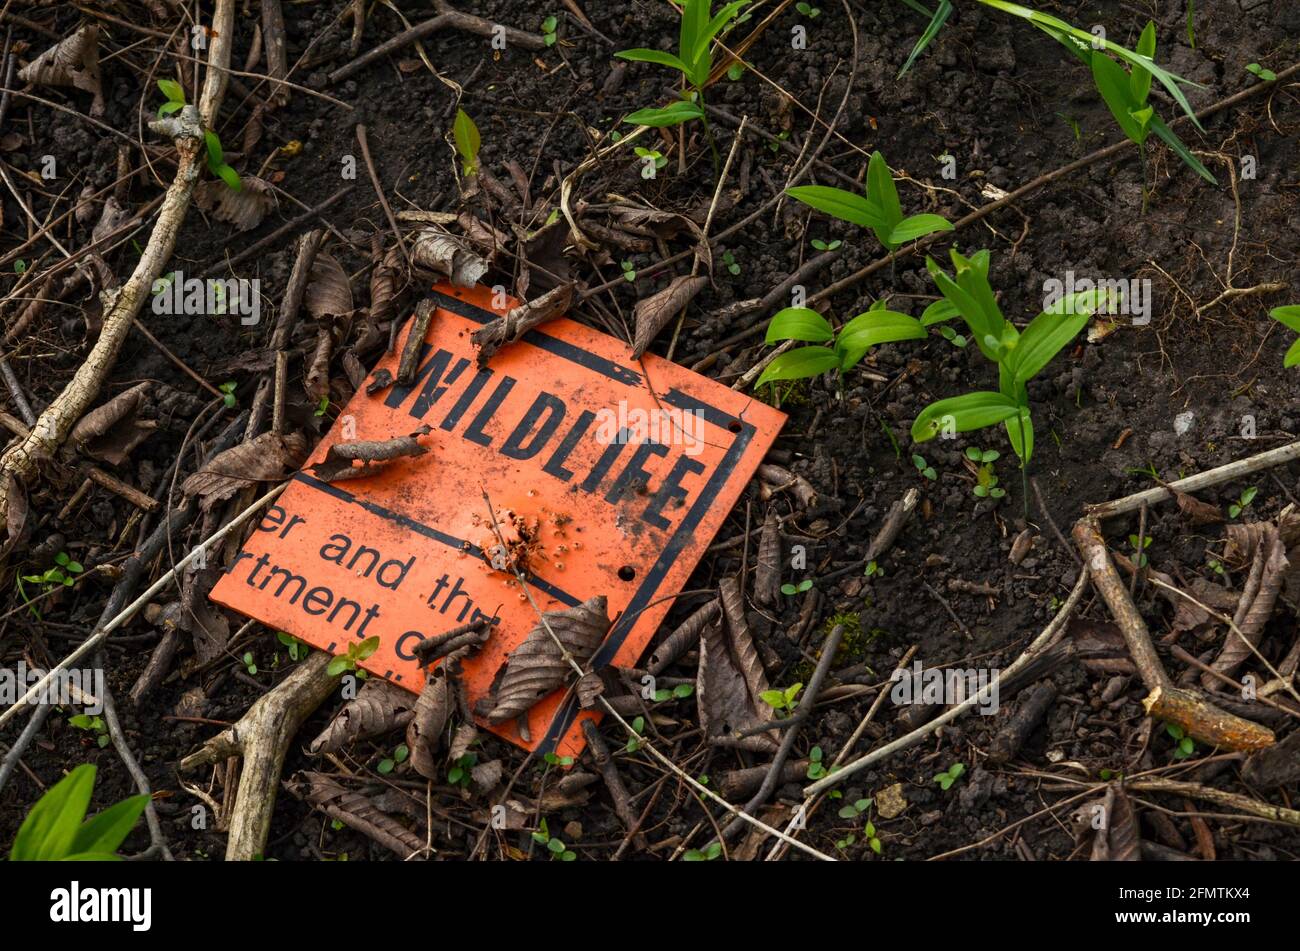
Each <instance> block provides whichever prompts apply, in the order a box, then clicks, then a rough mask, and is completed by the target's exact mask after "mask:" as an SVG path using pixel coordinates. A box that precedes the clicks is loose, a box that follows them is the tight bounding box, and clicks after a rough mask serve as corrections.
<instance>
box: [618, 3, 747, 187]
mask: <svg viewBox="0 0 1300 951" xmlns="http://www.w3.org/2000/svg"><path fill="white" fill-rule="evenodd" d="M748 3H749V0H736V2H734V3H728V4H726V5H725V6H723V7H722V9H720V10H719V11H718V12H717V13H716V14H711V11H710V8H711V7H712V5H713V3H712V0H684V2H683V4H682V23H681V31H680V33H679V35H678V43H677V52H676V53H675V54H674V53H668V52H665V51H664V50H650V49H631V50H620V51H619V52H617V53H615V54H614V55H615V56H617V57H618V58H619V59H626V60H630V61H631V62H634V63H655V64H657V65H659V66H667V67H669V68H670V69H675V70H677V71H678V72H679V73H681V74H682V76H683V77H684V78H685V80H686V84H687V86H688V87H689V88H688V90H687V91H686V92H685V93H684V96H685V98H682V99H679V100H678V101H676V102H673V103H670V104H669V105H667V106H663V107H661V108H652V109H640V110H638V111H637V112H633V113H632V114H631V115H629V116H627V118H625V119H624V120H623V121H624V122H630V123H632V124H633V125H645V126H651V127H653V128H664V127H665V126H674V125H681V124H682V123H683V122H689V121H691V120H692V119H699V120H700V122H701V123H703V125H704V135H705V138H707V139H708V140H709V149H710V151H711V152H712V153H713V171H714V174H715V175H716V174H717V172H718V165H719V162H718V146H717V143H715V142H714V141H713V132H712V130H711V129H710V128H709V116H708V112H707V111H706V110H705V107H704V87H705V85H707V84H708V81H709V73H710V72H711V71H712V70H713V41H714V39H716V38H717V36H718V34H719V33H721V32H722V31H723V30H724V29H725V28H726V27H727V25H728V24H729V23H731V21H732V20H733V19H735V18H736V17H737V16H738V15H739V13H740V11H741V9H743V8H744V7H745V6H747V5H748Z"/></svg>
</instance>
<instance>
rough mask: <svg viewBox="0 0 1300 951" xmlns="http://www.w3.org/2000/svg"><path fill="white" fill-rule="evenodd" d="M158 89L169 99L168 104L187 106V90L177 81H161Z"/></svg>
mask: <svg viewBox="0 0 1300 951" xmlns="http://www.w3.org/2000/svg"><path fill="white" fill-rule="evenodd" d="M158 88H159V89H161V90H162V94H163V95H164V96H166V97H167V101H168V102H176V103H180V104H181V105H182V106H183V105H185V90H184V89H182V88H181V84H180V83H178V82H177V81H176V80H174V79H160V80H158Z"/></svg>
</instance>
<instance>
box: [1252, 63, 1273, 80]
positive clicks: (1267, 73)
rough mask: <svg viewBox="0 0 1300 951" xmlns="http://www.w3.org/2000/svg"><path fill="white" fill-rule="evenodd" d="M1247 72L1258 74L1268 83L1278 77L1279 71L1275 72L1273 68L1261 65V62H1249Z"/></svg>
mask: <svg viewBox="0 0 1300 951" xmlns="http://www.w3.org/2000/svg"><path fill="white" fill-rule="evenodd" d="M1246 72H1248V73H1250V74H1252V75H1254V76H1258V77H1259V78H1260V79H1261V80H1263V81H1264V82H1266V83H1271V82H1273V80H1275V79H1277V73H1275V72H1273V70H1271V69H1265V68H1264V67H1263V66H1261V65H1259V63H1247V64H1246Z"/></svg>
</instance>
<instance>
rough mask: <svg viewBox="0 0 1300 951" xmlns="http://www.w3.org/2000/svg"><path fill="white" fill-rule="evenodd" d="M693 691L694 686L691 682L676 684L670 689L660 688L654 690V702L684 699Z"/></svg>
mask: <svg viewBox="0 0 1300 951" xmlns="http://www.w3.org/2000/svg"><path fill="white" fill-rule="evenodd" d="M694 693H695V687H693V686H692V685H691V684H678V685H677V686H676V687H674V688H673V689H672V690H669V689H668V688H666V687H665V688H662V689H660V690H656V691H655V703H664V702H666V701H668V700H685V699H686V698H687V697H689V696H692V695H693V694H694Z"/></svg>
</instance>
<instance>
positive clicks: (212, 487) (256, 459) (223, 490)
mask: <svg viewBox="0 0 1300 951" xmlns="http://www.w3.org/2000/svg"><path fill="white" fill-rule="evenodd" d="M306 451H307V441H306V440H305V439H303V437H302V436H301V435H299V434H298V433H289V434H288V435H285V436H278V435H276V434H275V433H262V435H260V436H257V437H256V438H254V439H250V440H249V441H248V442H245V443H240V444H239V445H238V446H234V447H232V448H230V449H227V450H226V451H225V452H222V453H218V454H217V455H216V456H214V457H213V458H212V459H211V460H209V462H208V464H207V465H205V466H204V467H203V468H202V469H200V470H199V471H198V472H196V473H194V474H193V475H192V476H190V477H189V478H188V479H186V480H185V481H184V482H183V483H182V484H181V491H182V492H184V493H185V494H186V495H197V496H199V498H200V504H201V505H202V507H203V510H204V511H205V512H206V511H207V510H208V509H210V508H211V507H212V506H213V505H215V504H216V503H218V502H224V501H225V500H226V499H228V498H230V497H231V496H232V495H234V494H235V493H236V492H238V491H239V490H240V489H243V488H247V487H248V486H252V485H256V484H257V483H259V482H279V481H280V480H281V479H283V478H284V477H285V476H286V475H288V474H289V473H290V472H291V471H293V470H294V469H297V468H298V466H299V464H300V463H301V462H302V457H303V456H304V455H305V454H306Z"/></svg>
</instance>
